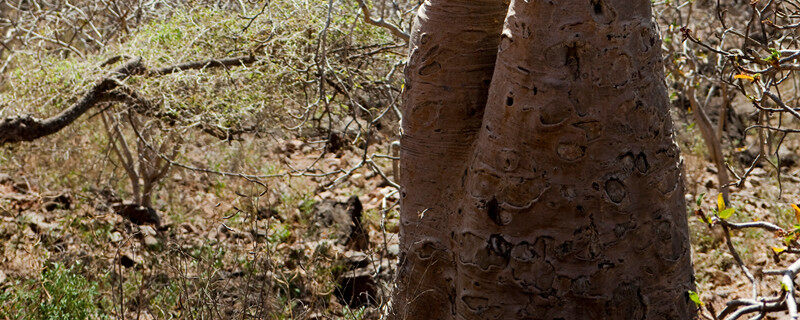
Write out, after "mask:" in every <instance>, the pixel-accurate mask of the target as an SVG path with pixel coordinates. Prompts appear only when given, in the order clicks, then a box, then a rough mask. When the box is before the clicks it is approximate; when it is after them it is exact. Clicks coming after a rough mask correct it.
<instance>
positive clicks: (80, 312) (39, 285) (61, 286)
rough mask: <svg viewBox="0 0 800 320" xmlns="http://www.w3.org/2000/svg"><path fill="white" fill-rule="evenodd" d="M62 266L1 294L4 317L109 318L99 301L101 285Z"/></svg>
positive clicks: (49, 267) (1, 308) (44, 272)
mask: <svg viewBox="0 0 800 320" xmlns="http://www.w3.org/2000/svg"><path fill="white" fill-rule="evenodd" d="M74 269H75V265H73V266H72V267H69V268H67V267H65V266H64V265H62V264H60V263H55V264H52V265H50V266H48V267H46V268H45V270H44V271H43V272H42V275H41V278H40V279H35V280H28V281H25V283H24V284H23V285H19V286H14V288H12V289H9V290H6V291H4V292H2V293H0V318H7V319H42V320H50V319H106V318H108V317H107V316H106V315H103V314H102V312H101V310H100V307H99V305H98V302H100V301H101V298H100V295H99V293H98V290H97V283H95V282H91V281H88V280H86V278H84V277H83V276H82V275H80V274H78V273H76V272H75V271H74Z"/></svg>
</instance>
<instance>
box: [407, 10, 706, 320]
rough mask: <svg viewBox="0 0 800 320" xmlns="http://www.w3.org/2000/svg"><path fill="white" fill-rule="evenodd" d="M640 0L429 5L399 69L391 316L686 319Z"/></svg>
mask: <svg viewBox="0 0 800 320" xmlns="http://www.w3.org/2000/svg"><path fill="white" fill-rule="evenodd" d="M650 10H651V9H650V2H649V1H647V0H565V1H546V0H514V1H512V2H511V3H510V4H508V3H504V2H503V1H492V0H428V1H426V2H425V3H424V4H423V5H422V7H421V9H420V11H419V16H418V18H417V21H416V22H415V25H414V29H413V32H412V39H411V58H410V60H409V63H408V67H407V70H406V77H407V84H406V91H405V102H404V110H403V111H404V119H403V130H404V132H403V138H402V148H403V149H402V153H401V158H402V159H401V174H400V176H401V179H402V181H401V182H402V185H403V186H404V188H403V191H402V213H401V250H402V252H403V255H402V257H401V262H400V267H399V272H398V284H397V286H398V287H397V289H396V293H395V299H394V301H393V313H392V316H393V318H394V319H586V318H588V319H662V318H663V319H689V318H691V317H692V316H693V315H694V305H693V302H691V301H690V300H689V299H688V295H687V294H686V292H687V291H688V290H691V289H692V288H693V274H692V266H691V260H690V249H689V237H688V227H687V222H686V216H685V204H684V200H683V199H684V198H683V182H682V178H681V168H680V158H679V152H678V148H677V146H676V145H675V143H674V141H673V131H672V123H671V120H670V118H669V113H668V103H667V94H666V87H665V86H664V82H663V78H664V74H663V66H662V62H661V50H660V40H659V39H658V35H657V33H656V30H655V25H654V23H653V21H652V17H651V11H650Z"/></svg>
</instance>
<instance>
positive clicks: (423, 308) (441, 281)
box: [394, 0, 508, 319]
mask: <svg viewBox="0 0 800 320" xmlns="http://www.w3.org/2000/svg"><path fill="white" fill-rule="evenodd" d="M507 9H508V3H506V2H504V1H503V0H427V1H425V2H424V3H423V4H422V6H421V8H420V10H419V12H418V16H417V20H416V21H415V23H414V28H413V30H412V34H411V41H410V46H411V52H412V54H411V58H410V61H409V62H408V66H407V68H406V79H407V81H406V85H405V92H404V100H405V103H404V110H403V113H404V121H403V136H402V144H401V145H402V152H401V155H402V159H403V160H402V161H401V164H400V166H401V168H400V171H401V174H400V180H401V183H402V184H403V185H407V186H414V187H413V188H405V189H404V190H403V191H402V198H403V200H402V201H403V209H402V210H403V214H402V217H401V224H402V228H401V230H402V231H401V232H402V236H401V242H402V244H401V246H402V247H403V248H405V250H404V252H406V254H405V256H404V258H402V259H401V265H400V272H399V274H398V285H399V288H398V290H397V291H396V292H397V293H396V295H395V299H394V306H395V310H394V312H395V313H396V315H398V317H400V318H406V317H414V318H418V319H422V318H425V319H446V318H448V317H450V314H451V313H452V312H451V310H450V309H449V308H451V307H453V305H452V301H449V299H452V297H453V295H454V292H452V289H453V288H454V282H453V281H454V280H455V264H454V258H453V256H452V250H451V249H450V246H451V243H450V236H449V234H447V233H446V232H445V231H446V230H451V229H452V227H450V226H451V225H452V224H453V223H454V222H453V219H452V218H451V216H452V215H453V213H454V212H455V210H456V207H457V205H459V203H458V202H459V200H460V199H462V198H463V196H462V194H463V186H462V183H463V181H462V177H463V174H464V172H465V170H466V168H467V160H468V159H469V157H470V154H471V152H472V146H473V143H474V141H475V138H476V137H477V135H478V132H479V130H480V126H481V119H482V117H483V109H484V107H485V106H486V99H487V92H488V90H489V85H490V83H491V78H492V73H493V72H494V63H495V60H496V58H497V46H498V44H499V43H500V32H501V31H502V27H503V19H504V18H505V14H506V12H507ZM433 301H436V303H437V304H438V303H443V304H442V305H440V306H439V307H437V308H431V307H430V306H429V303H431V302H433Z"/></svg>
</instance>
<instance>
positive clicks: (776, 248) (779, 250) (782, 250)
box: [772, 247, 786, 254]
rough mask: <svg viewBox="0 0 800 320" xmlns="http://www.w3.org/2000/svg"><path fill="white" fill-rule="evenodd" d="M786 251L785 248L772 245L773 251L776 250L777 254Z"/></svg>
mask: <svg viewBox="0 0 800 320" xmlns="http://www.w3.org/2000/svg"><path fill="white" fill-rule="evenodd" d="M784 251H786V249H784V248H778V247H772V252H775V254H780V253H781V252H784Z"/></svg>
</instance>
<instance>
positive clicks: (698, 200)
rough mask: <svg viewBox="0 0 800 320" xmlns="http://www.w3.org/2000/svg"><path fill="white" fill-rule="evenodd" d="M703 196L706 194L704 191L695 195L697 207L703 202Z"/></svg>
mask: <svg viewBox="0 0 800 320" xmlns="http://www.w3.org/2000/svg"><path fill="white" fill-rule="evenodd" d="M705 196H706V193H705V192H703V193H701V194H700V195H699V196H697V206H698V207H699V206H700V205H701V204H703V198H705Z"/></svg>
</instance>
